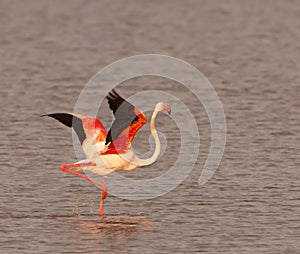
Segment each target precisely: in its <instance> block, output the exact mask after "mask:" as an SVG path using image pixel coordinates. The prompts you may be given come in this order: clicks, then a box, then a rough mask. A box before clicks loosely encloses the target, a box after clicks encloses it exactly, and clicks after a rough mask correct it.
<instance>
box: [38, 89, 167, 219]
mask: <svg viewBox="0 0 300 254" xmlns="http://www.w3.org/2000/svg"><path fill="white" fill-rule="evenodd" d="M106 98H107V100H108V104H109V107H110V109H111V110H112V111H113V114H114V117H115V120H114V121H113V123H112V126H111V128H110V130H109V132H108V133H107V132H106V130H105V128H104V127H103V125H102V123H101V122H100V121H99V120H98V119H97V118H94V117H90V116H85V115H80V114H74V113H52V114H46V115H42V116H49V117H52V118H54V119H56V120H58V121H59V122H61V123H63V124H64V125H66V126H68V127H72V128H73V129H74V131H75V132H76V134H77V136H78V138H79V141H80V142H81V145H82V148H83V150H84V152H85V155H86V159H85V160H82V161H79V162H76V163H74V164H62V165H61V170H63V171H65V172H67V173H70V174H73V175H76V176H79V177H81V178H83V179H85V180H87V181H89V182H92V183H94V184H95V185H97V186H99V187H100V188H101V189H102V194H101V199H100V209H99V213H100V215H101V216H103V215H104V199H105V198H106V196H107V187H106V177H107V175H109V174H110V173H112V172H114V171H117V170H126V171H130V170H134V169H136V168H138V167H143V166H147V165H150V164H152V163H154V162H155V161H156V160H157V158H158V156H159V154H160V140H159V138H158V135H157V132H156V130H155V126H154V123H155V119H156V117H157V115H158V113H159V112H160V111H163V110H166V111H167V112H168V113H169V114H170V113H171V108H170V106H169V105H168V104H166V103H163V102H159V103H157V104H156V106H155V109H154V112H153V114H152V117H151V121H150V131H151V134H152V136H153V138H154V140H155V151H154V153H153V155H152V156H151V157H150V158H148V159H141V158H139V157H137V156H136V155H135V154H134V152H133V150H132V148H131V143H132V141H133V139H134V136H135V134H136V133H137V132H138V131H139V129H140V128H141V127H142V126H143V125H144V124H145V123H146V122H147V118H146V116H145V114H144V113H143V112H140V111H139V110H138V109H137V108H136V107H134V106H133V105H132V104H131V103H129V102H128V101H126V100H124V99H123V98H122V97H121V96H120V95H119V94H118V93H117V92H116V91H115V90H114V89H113V90H112V91H111V92H109V93H108V95H107V96H106ZM71 169H74V171H73V170H71ZM80 170H89V171H91V172H93V173H95V174H98V175H101V176H103V183H99V182H97V181H95V180H93V179H91V178H89V177H88V176H86V175H85V174H81V173H79V172H78V171H80Z"/></svg>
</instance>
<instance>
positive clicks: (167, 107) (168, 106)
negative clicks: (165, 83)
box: [165, 104, 171, 115]
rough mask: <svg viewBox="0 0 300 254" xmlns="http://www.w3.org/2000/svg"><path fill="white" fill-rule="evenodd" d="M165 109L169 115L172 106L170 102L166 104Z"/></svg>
mask: <svg viewBox="0 0 300 254" xmlns="http://www.w3.org/2000/svg"><path fill="white" fill-rule="evenodd" d="M165 109H166V111H167V112H168V113H169V115H171V107H170V105H169V104H165Z"/></svg>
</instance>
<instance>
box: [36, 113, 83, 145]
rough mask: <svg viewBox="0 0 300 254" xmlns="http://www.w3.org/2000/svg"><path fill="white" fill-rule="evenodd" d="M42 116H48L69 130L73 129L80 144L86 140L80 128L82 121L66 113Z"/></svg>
mask: <svg viewBox="0 0 300 254" xmlns="http://www.w3.org/2000/svg"><path fill="white" fill-rule="evenodd" d="M42 116H50V117H52V118H54V119H56V120H57V121H59V122H61V123H62V124H64V125H66V126H68V127H70V128H71V127H73V129H74V131H75V132H76V134H77V136H78V138H79V141H80V143H81V144H82V143H83V141H84V140H85V139H86V135H85V132H84V129H83V126H82V120H81V119H80V118H78V117H76V116H73V115H71V114H68V113H53V114H46V115H42Z"/></svg>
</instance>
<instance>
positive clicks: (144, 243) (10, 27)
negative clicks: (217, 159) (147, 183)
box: [0, 0, 300, 253]
mask: <svg viewBox="0 0 300 254" xmlns="http://www.w3.org/2000/svg"><path fill="white" fill-rule="evenodd" d="M299 17H300V1H297V0H295V1H293V0H289V1H279V0H275V1H271V0H264V1H258V0H254V1H238V0H229V1H217V0H212V1H208V0H207V1H204V0H203V1H202V0H200V1H79V0H74V1H37V0H36V1H33V0H30V1H16V0H15V1H8V0H7V1H4V0H1V1H0V87H1V90H0V106H1V121H0V126H1V132H0V142H1V147H0V162H1V170H0V176H1V192H0V204H1V210H0V243H1V245H0V251H1V253H202V252H203V253H218V252H222V253H299V249H300V244H299V241H300V170H299V168H300V160H299V159H300V147H299V141H300V134H299V124H300V86H299V82H300V46H299V41H300V19H299ZM144 53H158V54H165V55H171V56H174V57H178V58H181V59H183V60H185V61H187V62H189V63H191V64H193V65H194V66H195V67H197V68H198V69H199V70H200V71H201V72H202V73H203V74H204V75H205V76H206V77H207V78H208V79H209V80H210V81H211V82H212V84H213V85H214V88H215V89H216V91H217V93H218V95H219V97H220V100H221V101H222V103H223V107H224V111H225V114H226V119H227V125H228V126H227V127H228V133H227V144H226V150H225V154H224V157H223V160H222V163H221V165H220V167H219V169H218V170H217V172H216V173H215V175H214V177H213V178H212V179H211V180H210V181H209V183H207V184H206V185H204V186H202V187H200V186H199V185H198V178H199V175H200V173H201V169H202V167H203V164H204V162H205V159H206V156H207V154H208V149H209V142H210V127H209V121H208V118H207V116H206V114H205V111H204V109H203V107H202V105H201V104H200V103H199V102H198V101H197V100H196V99H195V98H194V97H193V96H192V95H191V94H190V93H189V92H188V91H186V90H184V89H183V88H182V87H180V86H179V85H178V84H174V82H172V81H170V80H166V79H162V78H153V77H152V78H151V77H144V78H140V79H136V80H132V81H128V82H126V83H124V84H122V86H121V87H120V88H119V90H118V91H119V92H120V93H121V94H122V95H124V96H130V95H132V94H134V93H135V92H137V91H141V90H143V89H147V88H149V87H150V88H153V89H154V88H155V89H161V90H164V91H167V92H172V93H174V94H175V95H176V96H178V97H179V98H181V99H182V101H184V102H185V103H187V105H189V106H190V108H191V110H192V112H193V113H194V116H195V117H196V120H197V123H198V125H199V129H200V137H201V141H202V142H201V149H200V153H199V159H198V162H197V164H196V165H195V168H194V170H193V171H192V173H191V174H190V175H189V176H188V177H187V178H186V179H185V181H184V182H183V183H182V184H181V185H180V186H178V187H177V188H176V189H175V190H173V191H171V192H170V193H168V194H166V195H164V196H161V197H159V198H155V199H151V200H144V201H132V200H122V199H120V198H118V197H113V196H109V197H108V198H107V199H106V207H105V210H106V212H107V219H106V221H104V222H101V221H100V220H99V217H98V215H97V212H98V211H97V209H98V199H99V196H100V191H99V190H98V189H97V188H96V187H95V186H93V185H91V184H90V183H88V182H85V181H83V180H82V179H77V178H76V177H74V176H71V175H67V174H65V173H63V172H61V171H60V170H59V165H60V164H62V163H71V162H74V161H75V160H76V158H75V155H74V150H73V146H72V135H71V131H70V129H68V128H65V127H63V126H62V125H60V124H58V123H57V122H55V121H51V120H50V119H44V118H40V117H39V116H40V115H41V114H44V113H47V112H55V111H56V112H57V111H71V112H72V111H73V108H74V105H75V103H76V100H77V97H78V95H79V93H80V91H81V89H82V88H83V87H84V85H85V83H86V82H87V81H88V80H89V78H90V77H91V76H92V75H94V74H95V73H96V72H97V71H98V70H100V69H101V68H103V67H104V66H106V65H107V64H110V63H112V62H114V61H116V60H118V59H120V58H123V57H128V56H132V55H137V54H144ZM101 108H102V111H101V112H102V113H101V112H100V116H101V115H102V118H101V119H102V120H103V122H104V123H105V125H106V126H109V124H110V121H111V115H110V112H109V110H108V108H107V106H106V105H102V107H101ZM157 127H158V128H159V129H160V131H161V132H163V133H165V134H166V137H167V139H168V147H167V151H166V153H165V154H164V156H163V157H162V158H161V159H160V160H159V161H158V162H157V163H156V164H154V165H152V166H150V167H149V168H145V169H139V170H137V171H134V172H132V173H130V177H133V178H151V177H154V176H157V175H159V174H160V173H161V172H163V171H164V170H167V169H168V168H169V167H170V165H171V164H172V163H174V160H176V156H177V154H178V145H180V140H179V139H178V137H177V136H176V135H174V133H176V131H178V130H177V129H176V125H175V124H173V123H172V121H170V120H169V119H168V118H167V117H165V116H162V117H161V118H160V119H158V122H157ZM147 128H148V127H147V126H146V127H145V130H143V131H141V133H140V134H139V136H138V137H137V142H136V146H138V147H139V148H140V149H142V150H143V151H144V152H145V151H147V150H148V149H149V147H148V145H147V142H148V132H147ZM143 134H147V139H146V140H144V139H143ZM108 181H109V178H108ZM78 213H79V214H80V215H79V216H77V215H76V214H78Z"/></svg>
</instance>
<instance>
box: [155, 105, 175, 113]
mask: <svg viewBox="0 0 300 254" xmlns="http://www.w3.org/2000/svg"><path fill="white" fill-rule="evenodd" d="M163 110H166V111H167V112H168V113H169V114H171V107H170V105H169V104H167V103H164V102H159V103H157V104H156V106H155V111H158V112H160V111H163Z"/></svg>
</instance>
